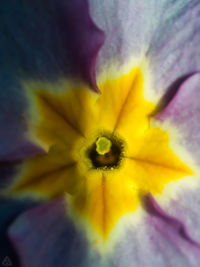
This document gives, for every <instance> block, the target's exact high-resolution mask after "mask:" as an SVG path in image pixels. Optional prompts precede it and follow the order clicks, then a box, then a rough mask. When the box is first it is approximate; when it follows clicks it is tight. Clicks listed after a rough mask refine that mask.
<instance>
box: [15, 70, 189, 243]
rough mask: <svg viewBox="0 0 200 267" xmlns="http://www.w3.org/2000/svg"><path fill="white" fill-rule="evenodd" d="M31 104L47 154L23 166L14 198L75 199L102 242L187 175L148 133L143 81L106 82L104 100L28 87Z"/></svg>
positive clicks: (157, 132)
mask: <svg viewBox="0 0 200 267" xmlns="http://www.w3.org/2000/svg"><path fill="white" fill-rule="evenodd" d="M25 87H26V88H27V90H28V91H29V92H32V95H33V96H34V99H35V102H34V103H35V104H34V107H35V111H34V112H35V114H37V116H36V117H37V118H39V119H38V120H35V123H33V126H32V127H33V130H34V132H35V134H36V136H37V139H38V140H40V142H41V143H42V144H43V145H44V147H45V149H46V150H47V153H45V154H43V155H38V156H35V157H33V158H31V159H27V160H26V161H25V162H24V165H23V166H24V168H23V174H22V175H21V176H22V177H21V178H20V179H18V180H17V182H16V184H15V187H14V188H13V190H14V191H15V192H16V191H20V192H21V191H28V192H38V193H41V194H45V195H48V196H49V197H50V198H54V197H56V196H59V195H62V194H64V193H68V194H71V196H72V203H71V205H72V209H73V210H74V212H75V213H76V214H77V215H78V216H81V218H85V219H86V220H87V221H88V222H89V223H90V225H91V226H92V227H93V229H94V230H95V231H96V232H97V233H99V234H100V235H101V236H102V239H103V240H105V239H106V238H107V237H108V235H109V233H110V231H111V229H112V228H113V227H114V226H115V224H116V222H117V221H118V220H119V218H120V217H121V216H123V215H125V214H126V213H129V212H134V211H135V210H136V208H137V206H138V203H139V201H140V200H141V197H142V195H144V194H146V193H151V194H159V193H162V191H163V189H164V186H165V185H166V184H167V183H169V182H171V181H174V180H177V179H180V178H183V177H184V176H187V175H190V174H191V173H192V171H191V170H190V168H189V167H188V166H186V165H185V163H183V162H182V160H181V159H179V158H178V157H177V156H176V155H175V153H174V152H173V151H172V148H171V147H170V145H169V136H168V133H167V132H166V131H164V130H162V129H160V128H156V127H153V126H151V123H150V119H149V118H150V114H152V111H153V110H154V108H155V107H154V105H153V104H152V103H150V102H148V101H146V100H145V98H144V96H143V74H142V71H141V70H140V69H139V68H133V69H132V70H131V71H130V72H129V73H128V74H126V75H123V76H121V77H119V78H116V79H111V80H107V81H106V82H104V83H103V84H101V85H100V86H99V88H100V91H101V94H99V95H98V94H96V93H93V92H91V90H89V89H87V88H85V87H84V86H83V87H82V86H80V87H79V86H78V87H75V86H74V87H73V86H72V87H71V86H69V84H68V82H67V81H66V80H61V81H60V82H59V83H47V82H36V81H33V82H30V81H28V82H26V83H25Z"/></svg>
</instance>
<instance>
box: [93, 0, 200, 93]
mask: <svg viewBox="0 0 200 267" xmlns="http://www.w3.org/2000/svg"><path fill="white" fill-rule="evenodd" d="M90 10H91V14H92V17H93V18H94V20H95V22H96V23H97V25H99V27H100V28H101V29H103V30H104V31H105V33H106V36H107V38H106V41H105V44H104V46H103V48H102V50H101V51H100V54H99V57H98V62H97V69H98V72H99V73H101V71H103V70H105V67H107V66H110V65H112V66H113V65H114V67H116V68H119V69H120V67H122V66H123V65H125V64H126V63H129V60H130V59H132V57H136V58H139V59H140V60H141V61H142V60H143V59H145V58H146V59H147V60H148V62H149V69H150V72H151V75H152V80H153V89H154V90H155V91H156V92H157V93H158V94H159V95H160V96H162V95H163V93H164V92H165V91H166V89H167V88H168V87H169V86H170V85H171V84H172V83H173V82H175V81H176V80H177V79H180V78H183V77H184V76H185V75H188V74H190V73H193V72H195V71H197V70H200V53H199V51H200V34H199V33H200V30H199V29H200V2H199V1H198V0H193V1H190V0H186V1H181V0H178V1H173V0H164V1H156V0H152V1H147V0H145V1H136V0H128V1H123V0H111V1H106V0H103V1H98V0H90Z"/></svg>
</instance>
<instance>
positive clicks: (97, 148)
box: [88, 136, 123, 170]
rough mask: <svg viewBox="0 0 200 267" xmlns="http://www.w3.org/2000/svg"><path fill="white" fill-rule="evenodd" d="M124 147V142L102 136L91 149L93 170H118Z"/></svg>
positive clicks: (90, 156)
mask: <svg viewBox="0 0 200 267" xmlns="http://www.w3.org/2000/svg"><path fill="white" fill-rule="evenodd" d="M122 152H123V145H122V141H121V140H118V139H117V138H115V137H113V136H111V137H108V136H100V137H98V138H97V139H96V141H95V143H94V144H93V145H92V146H91V148H90V149H89V153H88V157H89V158H90V160H91V162H92V165H93V168H95V169H104V170H105V169H112V168H117V167H118V166H119V164H120V161H121V159H122Z"/></svg>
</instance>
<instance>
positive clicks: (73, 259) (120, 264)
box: [9, 197, 200, 267]
mask: <svg viewBox="0 0 200 267" xmlns="http://www.w3.org/2000/svg"><path fill="white" fill-rule="evenodd" d="M147 202H148V203H147ZM147 204H148V205H147ZM135 216H136V217H135ZM137 216H139V217H140V219H139V222H138V223H134V222H135V219H136V218H137ZM120 227H122V229H121V230H122V232H121V235H120V236H119V237H118V239H116V242H115V243H114V244H113V247H112V250H111V251H112V252H111V253H108V254H107V255H106V256H105V258H104V259H103V257H102V256H101V255H102V254H100V253H98V250H97V249H96V248H95V247H93V245H92V243H89V242H88V241H87V239H86V238H85V235H84V232H80V231H79V230H78V229H77V228H76V227H75V224H74V223H73V221H72V220H71V219H70V217H69V216H68V213H67V205H66V202H65V200H64V199H63V198H60V199H57V200H54V201H52V202H50V203H48V204H44V205H41V206H40V207H38V208H34V209H32V210H30V211H28V212H25V213H24V214H22V215H21V216H20V217H19V218H18V219H17V220H16V221H15V222H14V224H13V225H12V226H11V228H10V231H9V235H10V238H11V241H12V243H13V244H14V246H15V248H16V251H17V252H18V254H19V256H20V259H21V264H22V267H26V266H29V267H35V266H37V267H40V266H41V267H43V266H48V267H51V266H52V267H54V266H55V265H56V266H58V267H63V266H81V267H82V266H84V267H93V266H97V267H130V266H137V267H160V266H162V267H172V266H176V267H198V266H199V265H200V247H199V244H198V243H196V242H195V241H193V240H192V239H191V238H190V237H189V236H187V235H184V234H183V233H182V230H183V229H184V225H183V224H182V223H181V222H179V221H178V220H177V219H174V218H172V217H170V216H168V215H166V214H165V213H164V211H162V210H161V209H160V208H159V206H158V205H157V204H156V203H155V200H153V198H152V197H147V199H146V202H145V203H144V208H143V209H141V211H140V212H139V213H137V212H136V213H133V214H132V215H130V216H128V219H127V220H125V221H124V222H123V223H122V224H121V226H119V228H120ZM185 233H186V231H185ZM35 255H37V257H36V256H35Z"/></svg>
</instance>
